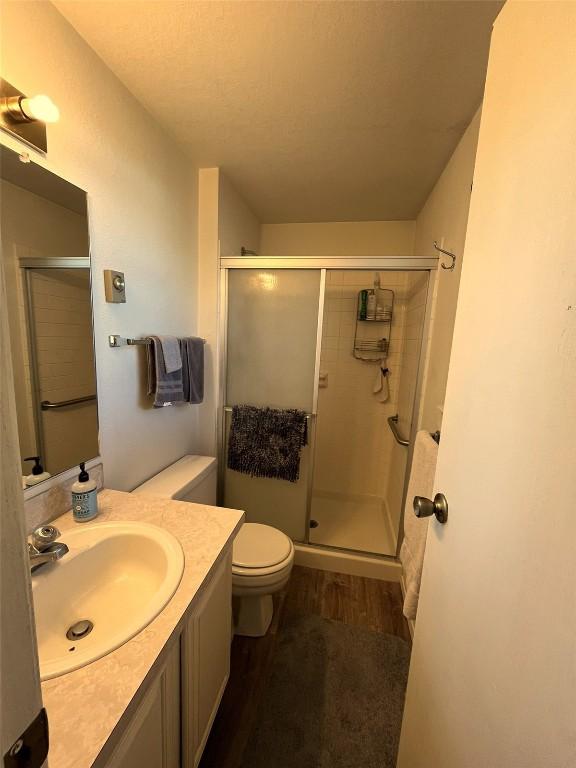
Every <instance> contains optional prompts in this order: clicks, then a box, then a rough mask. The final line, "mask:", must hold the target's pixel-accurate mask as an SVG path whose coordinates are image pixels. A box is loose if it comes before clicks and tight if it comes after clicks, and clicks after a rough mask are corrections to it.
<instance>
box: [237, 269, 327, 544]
mask: <svg viewBox="0 0 576 768" xmlns="http://www.w3.org/2000/svg"><path fill="white" fill-rule="evenodd" d="M321 277H322V276H321V271H320V270H319V269H266V268H260V269H231V270H230V272H229V276H228V334H227V366H226V408H225V410H224V437H225V444H226V446H227V445H228V435H229V430H230V420H231V419H230V417H231V409H232V406H234V405H241V404H247V405H255V406H260V407H266V406H268V407H271V408H299V409H301V410H303V411H305V412H306V413H307V414H308V444H307V445H306V446H305V447H304V448H303V449H302V453H301V461H300V477H299V479H298V482H296V483H290V482H288V481H287V480H276V479H270V478H261V477H250V476H249V475H245V474H242V473H240V472H235V471H233V470H230V469H225V471H224V499H223V502H224V506H226V507H233V508H236V509H243V510H244V511H245V512H246V519H247V521H248V522H252V523H265V524H268V525H272V526H274V527H275V528H279V529H280V530H281V531H284V533H286V535H287V536H290V538H292V539H295V540H297V541H303V540H304V538H305V535H306V519H307V511H308V484H309V475H310V472H311V453H312V451H311V447H312V445H313V441H314V423H313V422H314V412H315V393H316V381H317V368H318V362H317V336H318V322H319V306H320V300H321V297H322V289H323V286H322V279H321Z"/></svg>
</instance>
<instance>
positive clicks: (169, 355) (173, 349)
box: [156, 336, 182, 373]
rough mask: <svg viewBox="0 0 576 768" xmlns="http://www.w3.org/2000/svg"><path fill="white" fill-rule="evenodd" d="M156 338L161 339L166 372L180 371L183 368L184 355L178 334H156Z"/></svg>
mask: <svg viewBox="0 0 576 768" xmlns="http://www.w3.org/2000/svg"><path fill="white" fill-rule="evenodd" d="M156 338H157V339H159V340H160V345H161V347H162V355H163V356H164V367H165V368H166V373H174V372H175V371H179V370H180V369H181V368H182V357H181V356H180V345H179V344H178V339H177V338H176V336H156Z"/></svg>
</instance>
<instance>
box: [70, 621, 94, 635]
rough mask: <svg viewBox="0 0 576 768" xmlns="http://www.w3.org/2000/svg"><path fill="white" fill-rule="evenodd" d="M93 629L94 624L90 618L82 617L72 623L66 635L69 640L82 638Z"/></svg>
mask: <svg viewBox="0 0 576 768" xmlns="http://www.w3.org/2000/svg"><path fill="white" fill-rule="evenodd" d="M93 629H94V624H93V623H92V622H91V621H90V619H81V620H80V621H77V622H76V624H72V626H71V627H70V629H69V630H68V632H66V637H67V638H68V640H81V639H82V638H83V637H86V635H89V634H90V632H92V630H93Z"/></svg>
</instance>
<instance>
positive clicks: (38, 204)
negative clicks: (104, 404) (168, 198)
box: [0, 147, 98, 488]
mask: <svg viewBox="0 0 576 768" xmlns="http://www.w3.org/2000/svg"><path fill="white" fill-rule="evenodd" d="M26 160H27V157H26V155H18V154H17V153H15V152H12V151H11V150H9V149H7V148H6V147H0V184H1V188H0V234H1V248H2V253H1V266H2V268H3V270H4V276H5V282H6V292H7V304H8V323H9V327H10V342H11V352H12V365H13V369H14V389H15V393H16V415H17V419H18V433H19V437H20V456H21V464H22V466H21V469H22V487H23V488H26V487H32V486H35V485H37V484H38V483H39V482H42V481H43V480H45V479H47V478H48V477H49V476H53V475H56V474H59V473H60V472H63V471H65V470H67V469H70V468H71V467H74V466H77V465H78V464H79V463H80V462H81V461H88V460H89V459H91V458H94V457H95V456H97V455H98V403H97V399H96V371H95V367H94V335H93V326H92V302H91V290H90V254H89V240H88V216H87V207H86V193H85V192H84V191H83V190H81V189H79V188H78V187H75V186H74V185H73V184H70V183H69V182H67V181H64V180H63V179H61V178H60V177H58V176H56V175H55V174H53V173H51V172H50V171H47V170H46V169H44V168H41V167H40V166H38V165H35V164H34V163H31V162H27V161H26ZM40 468H41V469H40Z"/></svg>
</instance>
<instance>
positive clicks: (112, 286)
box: [104, 269, 126, 304]
mask: <svg viewBox="0 0 576 768" xmlns="http://www.w3.org/2000/svg"><path fill="white" fill-rule="evenodd" d="M104 290H105V292H106V301H108V302H110V303H111V304H124V303H126V283H125V281H124V272H117V271H116V270H115V269H105V270H104Z"/></svg>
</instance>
